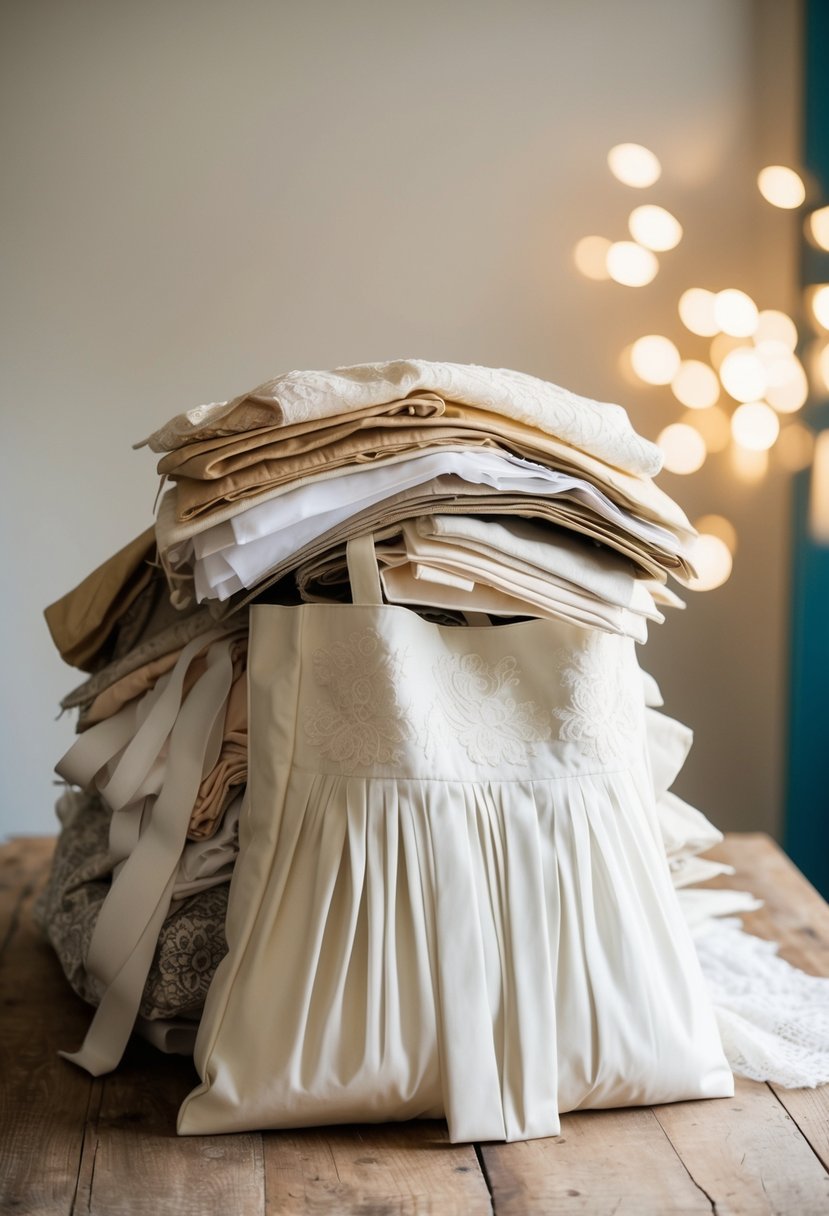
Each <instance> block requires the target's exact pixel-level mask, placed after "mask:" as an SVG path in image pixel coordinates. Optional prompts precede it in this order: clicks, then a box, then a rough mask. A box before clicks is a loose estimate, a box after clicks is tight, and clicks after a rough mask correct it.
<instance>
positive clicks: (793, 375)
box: [766, 355, 809, 414]
mask: <svg viewBox="0 0 829 1216" xmlns="http://www.w3.org/2000/svg"><path fill="white" fill-rule="evenodd" d="M777 369H781V374H779V375H777V374H776V375H775V377H774V381H773V382H772V377H771V374H769V381H770V383H769V386H768V388H767V389H766V400H767V401H768V403H769V405H773V406H774V408H775V409H776V410H777V412H778V413H779V414H794V413H796V412H797V411H798V410H799V409H802V408H803V406H804V405H805V404H806V402H807V401H808V400H809V381H808V378H807V376H806V372H805V371H804V369H803V364H802V363H801V362H800V360H799V359H798V358H797V357H796V356H795V355H789V357H788V359H787V360H786V361H785V362H784V361H782V360H780V361H779V362H778V364H777V368H776V369H775V370H777Z"/></svg>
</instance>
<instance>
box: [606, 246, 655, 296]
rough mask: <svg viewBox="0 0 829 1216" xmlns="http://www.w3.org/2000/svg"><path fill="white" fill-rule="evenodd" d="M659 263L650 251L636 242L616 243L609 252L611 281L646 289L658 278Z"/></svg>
mask: <svg viewBox="0 0 829 1216" xmlns="http://www.w3.org/2000/svg"><path fill="white" fill-rule="evenodd" d="M658 269H659V263H658V262H657V260H656V257H655V256H654V254H653V253H652V252H651V250H650V249H645V248H643V246H642V245H637V244H636V243H635V241H616V242H614V244H612V245H611V246H610V248H609V249H608V251H607V270H608V274H609V275H610V277H611V279H613V280H614V281H615V282H616V283H622V284H623V285H624V286H625V287H645V286H646V285H647V284H648V283H650V282H652V281H653V279H654V278H655V277H656V272H657V270H658Z"/></svg>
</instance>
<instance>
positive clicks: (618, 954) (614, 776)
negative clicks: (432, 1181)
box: [178, 542, 733, 1141]
mask: <svg viewBox="0 0 829 1216" xmlns="http://www.w3.org/2000/svg"><path fill="white" fill-rule="evenodd" d="M354 548H355V547H354V546H353V547H352V553H353V552H354ZM356 549H357V554H358V555H359V554H360V553H361V552H362V547H361V546H360V545H359V542H358V544H357V546H356ZM349 565H350V566H352V562H351V560H350V561H349ZM352 569H353V567H352ZM369 575H370V572H368V571H365V570H364V571H363V572H362V573H360V572H359V571H354V570H353V573H352V585H353V586H354V587H355V594H357V595H358V596H359V595H360V594H361V593H362V594H364V595H365V594H373V595H375V596H376V595H377V593H378V592H377V587H378V579H377V572H376V569H375V570H374V572H373V577H370V576H369ZM372 588H373V591H372ZM249 674H250V681H251V692H250V695H251V722H250V726H251V768H250V782H249V785H248V795H249V799H250V809H249V813H248V815H247V817H246V819H245V820H244V823H245V829H244V832H243V836H242V841H241V849H240V854H239V860H238V862H237V867H236V871H235V873H234V878H233V883H232V886H231V893H230V899H229V904H228V921H227V937H228V943H229V953H228V956H227V958H226V959H225V960H224V961H223V963H222V964H221V966H220V968H219V970H218V972H217V974H216V977H215V979H214V983H213V985H212V986H211V991H210V994H209V996H208V1000H207V1003H206V1006H205V1012H204V1016H203V1018H202V1021H201V1024H200V1027H199V1033H198V1038H197V1044H196V1052H195V1062H196V1066H197V1068H198V1071H199V1074H200V1076H201V1077H202V1079H203V1080H202V1084H201V1085H200V1086H199V1087H198V1088H197V1089H196V1090H195V1091H194V1092H193V1093H192V1094H191V1095H190V1096H189V1098H187V1099H186V1100H185V1102H184V1104H183V1106H182V1109H181V1112H180V1114H179V1123H178V1127H179V1131H180V1132H183V1133H186V1134H203V1133H206V1132H207V1133H212V1132H231V1131H242V1130H245V1129H250V1128H267V1127H296V1126H307V1125H315V1124H328V1123H335V1122H353V1121H365V1120H370V1121H376V1120H387V1119H406V1118H412V1117H417V1116H426V1117H437V1116H439V1115H441V1114H445V1115H446V1118H447V1121H448V1125H449V1135H450V1138H451V1139H452V1140H455V1141H457V1140H497V1139H507V1140H514V1139H519V1138H530V1137H534V1136H548V1135H554V1134H556V1133H557V1131H558V1130H559V1119H558V1111H559V1110H562V1111H563V1110H569V1109H576V1108H584V1107H604V1106H619V1105H636V1104H647V1105H649V1104H651V1103H653V1102H667V1101H676V1100H680V1099H683V1098H692V1097H714V1096H726V1095H728V1094H730V1093H732V1092H733V1085H732V1079H731V1075H730V1072H729V1070H728V1067H727V1065H726V1062H725V1059H724V1057H723V1054H722V1050H721V1046H720V1043H719V1039H718V1035H717V1031H716V1026H715V1023H714V1016H713V1011H712V1009H711V1006H710V1002H709V1000H708V996H707V993H706V990H705V987H704V983H703V981H702V976H701V975H700V973H699V967H698V964H697V962H696V958H695V955H694V950H693V945H692V943H691V940H690V937H689V935H688V932H687V929H686V927H685V925H684V923H683V920H682V916H681V913H680V910H679V906H678V904H677V900H676V896H675V894H674V891H673V889H672V887H671V883H670V877H669V874H668V869H667V866H666V864H665V855H664V851H663V847H662V843H661V840H660V838H659V831H658V825H657V816H656V808H655V804H654V797H653V790H652V787H651V786H650V773H649V769H648V763H647V757H646V753H645V744H644V718H643V712H642V711H643V706H642V692H641V682H640V679H639V672H638V668H637V666H636V661H635V652H634V646H633V643H632V642H630V641H629V639H626V638H617V637H611V636H610V635H607V634H602V633H598V632H596V631H591V630H584V629H578V628H576V627H574V626H571V625H565V624H562V623H561V622H551V621H542V620H535V621H530V622H527V623H524V624H519V625H505V626H503V627H500V628H489V627H487V628H447V629H441V628H439V627H436V626H432V625H430V624H428V623H426V622H424V621H423V620H422V619H421V618H420V617H418V616H417V615H416V614H415V613H412V612H409V611H407V610H406V609H402V608H392V607H379V606H369V605H362V604H355V605H306V606H304V607H302V608H299V609H291V608H279V607H269V606H260V607H256V608H254V609H253V610H252V613H251V648H250V666H249Z"/></svg>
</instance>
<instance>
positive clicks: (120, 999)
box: [57, 635, 241, 1076]
mask: <svg viewBox="0 0 829 1216" xmlns="http://www.w3.org/2000/svg"><path fill="white" fill-rule="evenodd" d="M240 641H241V639H234V638H228V637H223V638H222V637H216V636H215V635H214V637H213V638H212V639H211V644H210V646H209V648H208V650H207V652H206V655H205V657H204V658H203V659H201V658H200V657H199V650H200V647H199V642H198V641H195V642H191V643H190V644H189V646H186V647H185V648H184V650H183V651H182V654H181V656H180V658H179V660H178V662H177V664H176V666H175V667H174V668H173V670H172V671H171V672H170V673H169V674H168V675H166V676H162V677H161V679H160V680H159V682H158V684H157V686H156V688H155V689H153V690H152V691H151V692H150V693H148V694H146V696H145V697H143V698H142V699H141V701H140V702H139V703H138V705H137V706H136V709H137V711H138V712H137V713H136V714H132V715H131V714H130V712H129V711H130V708H131V707H130V706H127V707H126V708H125V710H123V711H122V713H121V714H119V715H116V717H115V718H110V719H107V720H106V721H105V722H102V723H100V724H99V725H98V726H97V727H93V728H92V729H91V730H89V731H87V732H86V733H85V734H84V735H82V736H81V738H80V739H79V740H78V741H77V743H76V744H74V746H73V747H72V748H71V749H70V751H69V752H68V753H67V755H66V756H64V757H63V759H62V760H61V762H60V763H59V764H58V766H57V768H58V772H59V773H60V775H61V776H62V777H64V778H65V779H66V780H68V781H71V782H73V783H75V784H79V785H83V786H93V787H94V788H96V789H97V791H98V792H99V793H100V794H101V795H102V796H103V798H104V799H105V800H106V802H107V803H108V804H109V806H110V807H111V808H112V810H113V816H112V823H111V827H110V852H111V853H112V855H113V859H114V860H116V861H117V862H118V863H119V864H117V865H116V869H115V873H114V878H113V882H112V887H111V889H110V891H109V893H108V895H107V897H106V899H105V901H104V903H103V904H102V906H101V909H100V913H99V915H98V919H97V921H96V924H95V929H94V931H93V933H92V937H91V939H90V944H89V952H88V956H87V960H86V966H87V969H88V971H89V973H90V975H92V976H93V977H94V978H95V979H96V980H97V981H98V982H99V983H100V985H101V991H102V995H101V1000H100V1004H99V1006H98V1009H97V1012H96V1013H95V1016H94V1018H93V1020H92V1024H91V1025H90V1027H89V1030H88V1031H87V1034H86V1037H85V1039H84V1043H83V1045H82V1047H81V1048H80V1049H79V1050H78V1051H77V1052H74V1053H66V1052H62V1053H61V1054H62V1055H64V1056H65V1057H66V1058H67V1059H69V1060H71V1061H72V1062H73V1063H76V1064H79V1065H80V1066H81V1067H83V1068H85V1069H86V1070H87V1071H88V1072H90V1073H92V1074H93V1075H94V1076H98V1075H100V1074H101V1073H103V1072H107V1071H109V1070H111V1069H112V1068H114V1067H115V1066H116V1064H117V1063H118V1061H119V1060H120V1058H121V1055H122V1053H123V1050H124V1047H125V1046H126V1043H127V1040H128V1038H129V1035H130V1033H131V1031H132V1028H133V1025H134V1023H135V1019H136V1017H137V1014H138V1009H139V1004H140V999H141V993H142V990H143V988H144V985H145V983H146V979H147V974H148V972H149V969H150V966H151V964H152V959H153V955H154V953H155V949H156V944H157V941H158V936H159V933H160V932H161V928H162V926H163V924H164V920H165V918H166V916H167V913H168V911H169V907H170V901H171V899H172V896H173V891H174V889H175V884H176V878H177V873H178V869H179V864H180V860H181V856H182V852H183V849H184V847H185V840H186V834H187V829H188V826H189V823H190V818H191V813H192V809H193V806H194V804H195V801H196V798H197V795H198V790H199V785H200V783H201V781H202V780H203V779H204V777H205V776H206V775H207V774H208V773H209V772H210V770H211V769H212V768H213V766H214V765H215V763H216V758H217V755H218V752H219V749H220V745H221V737H222V726H223V721H224V715H225V707H226V703H227V698H228V694H229V692H230V689H231V685H232V682H233V674H234V658H233V655H234V651H236V652H238V646H239V643H240ZM194 664H196V666H197V667H198V668H199V670H196V671H193V670H192V668H193V666H194ZM119 720H123V725H125V726H127V727H128V728H130V729H129V730H128V734H127V738H126V740H125V746H122V747H120V748H119V745H120V742H121V729H120V728H121V725H122V721H119ZM113 745H114V746H115V748H116V750H115V751H114V752H113ZM101 774H103V779H102V776H101ZM148 807H149V815H147V813H146V812H147V810H148Z"/></svg>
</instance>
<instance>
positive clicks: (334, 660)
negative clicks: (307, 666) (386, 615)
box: [304, 628, 406, 765]
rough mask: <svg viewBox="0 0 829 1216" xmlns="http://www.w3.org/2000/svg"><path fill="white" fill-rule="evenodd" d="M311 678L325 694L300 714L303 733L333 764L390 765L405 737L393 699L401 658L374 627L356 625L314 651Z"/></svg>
mask: <svg viewBox="0 0 829 1216" xmlns="http://www.w3.org/2000/svg"><path fill="white" fill-rule="evenodd" d="M313 664H314V678H315V680H316V682H317V684H318V685H319V686H320V687H321V688H324V689H326V692H327V696H325V697H324V698H320V700H319V701H318V702H317V703H316V704H315V705H313V706H311V707H310V708H309V709H308V710H307V711H306V713H305V719H304V727H305V735H306V738H307V739H308V741H309V742H310V743H313V744H314V745H315V746H316V747H318V748H319V749H320V751H321V752H322V754H323V756H325V757H326V758H327V759H329V760H333V761H335V762H337V763H339V764H348V763H352V764H358V765H371V764H395V763H397V762H398V761H399V760H400V757H401V750H400V749H401V746H402V744H403V742H404V739H405V737H406V732H405V728H404V720H405V711H404V707H403V706H402V705H401V704H400V701H399V700H398V689H399V687H400V679H399V676H400V668H401V656H398V655H389V653H388V651H387V650H386V649H385V648H384V646H383V644H382V638H381V637H380V635H379V634H378V632H377V630H376V629H371V628H368V629H361V630H359V631H357V632H355V633H352V634H351V635H350V636H349V637H348V638H346V639H345V640H344V641H342V642H336V643H335V644H334V645H333V646H331V647H329V648H327V649H320V650H317V651H316V652H315V653H314V659H313Z"/></svg>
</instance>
